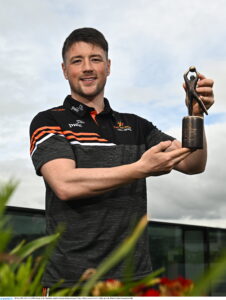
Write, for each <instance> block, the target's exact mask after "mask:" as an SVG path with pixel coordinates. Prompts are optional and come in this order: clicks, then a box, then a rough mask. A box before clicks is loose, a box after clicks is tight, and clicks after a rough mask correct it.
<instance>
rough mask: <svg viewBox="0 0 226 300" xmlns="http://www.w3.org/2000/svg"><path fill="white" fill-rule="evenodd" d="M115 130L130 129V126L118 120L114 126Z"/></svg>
mask: <svg viewBox="0 0 226 300" xmlns="http://www.w3.org/2000/svg"><path fill="white" fill-rule="evenodd" d="M114 128H115V129H116V130H117V131H132V127H131V126H129V125H125V124H124V123H123V122H121V121H118V122H117V125H116V126H114Z"/></svg>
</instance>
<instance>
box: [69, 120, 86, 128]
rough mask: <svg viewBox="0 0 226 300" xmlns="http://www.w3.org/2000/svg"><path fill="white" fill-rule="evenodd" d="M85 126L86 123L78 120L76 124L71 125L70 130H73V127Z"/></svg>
mask: <svg viewBox="0 0 226 300" xmlns="http://www.w3.org/2000/svg"><path fill="white" fill-rule="evenodd" d="M84 124H85V122H84V121H82V120H76V123H69V124H68V126H69V127H70V128H72V127H83V125H84Z"/></svg>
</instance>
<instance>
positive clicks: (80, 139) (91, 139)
mask: <svg viewBox="0 0 226 300" xmlns="http://www.w3.org/2000/svg"><path fill="white" fill-rule="evenodd" d="M66 138H67V139H68V140H71V139H76V140H78V141H99V142H108V140H106V139H101V138H97V137H89V138H88V137H87V138H78V137H75V136H73V135H69V136H67V137H66Z"/></svg>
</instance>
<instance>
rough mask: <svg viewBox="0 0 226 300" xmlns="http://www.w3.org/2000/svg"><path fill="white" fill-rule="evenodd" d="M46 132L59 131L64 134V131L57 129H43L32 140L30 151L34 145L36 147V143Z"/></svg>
mask: <svg viewBox="0 0 226 300" xmlns="http://www.w3.org/2000/svg"><path fill="white" fill-rule="evenodd" d="M46 133H58V134H62V131H56V130H43V131H42V132H40V133H39V134H38V135H37V136H35V137H34V138H33V140H32V141H31V147H30V151H31V152H32V151H33V149H34V147H35V143H36V142H37V141H38V140H39V139H40V138H41V137H42V136H43V135H44V134H46Z"/></svg>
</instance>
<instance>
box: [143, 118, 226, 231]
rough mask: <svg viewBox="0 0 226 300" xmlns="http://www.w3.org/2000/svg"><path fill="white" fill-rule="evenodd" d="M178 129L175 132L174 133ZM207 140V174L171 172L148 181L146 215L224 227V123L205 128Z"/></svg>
mask: <svg viewBox="0 0 226 300" xmlns="http://www.w3.org/2000/svg"><path fill="white" fill-rule="evenodd" d="M176 131H177V130H174V132H176ZM206 132H207V137H208V142H209V143H208V144H209V147H208V148H209V149H208V163H207V167H206V171H205V172H204V173H202V174H197V175H192V176H189V175H184V174H180V173H178V172H172V173H170V174H168V175H165V176H162V177H161V178H160V177H152V178H150V179H148V199H149V214H150V217H151V218H154V219H165V220H170V219H171V220H172V219H173V220H175V219H178V220H184V221H185V220H186V219H187V220H190V221H191V220H193V221H195V220H202V224H204V223H205V224H206V225H208V220H212V221H211V222H212V223H211V224H213V221H214V222H215V224H218V221H219V223H220V224H221V226H222V223H223V221H224V222H225V227H226V219H225V212H226V203H225V199H226V189H225V177H226V170H225V166H224V161H225V159H226V153H225V151H222V150H223V149H225V147H226V141H225V140H224V139H222V137H223V136H224V134H226V123H223V124H213V125H209V126H207V128H206Z"/></svg>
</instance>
